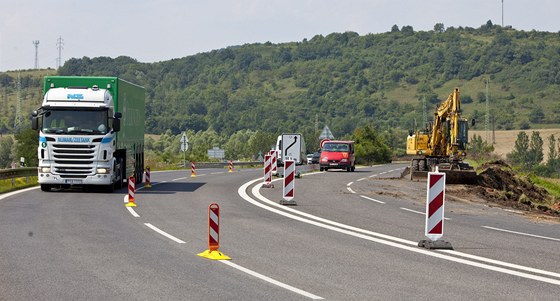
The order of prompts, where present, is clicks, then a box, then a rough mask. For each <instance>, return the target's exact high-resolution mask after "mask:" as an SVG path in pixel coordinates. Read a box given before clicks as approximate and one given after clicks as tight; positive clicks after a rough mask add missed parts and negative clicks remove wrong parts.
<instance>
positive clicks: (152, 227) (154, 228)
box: [144, 223, 185, 244]
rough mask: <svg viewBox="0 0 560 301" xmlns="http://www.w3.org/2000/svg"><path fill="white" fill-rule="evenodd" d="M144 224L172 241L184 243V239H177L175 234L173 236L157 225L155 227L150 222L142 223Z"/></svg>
mask: <svg viewBox="0 0 560 301" xmlns="http://www.w3.org/2000/svg"><path fill="white" fill-rule="evenodd" d="M144 225H145V226H146V227H148V228H150V229H152V230H154V231H156V232H157V233H159V234H161V235H163V236H165V237H167V238H169V239H171V240H172V241H174V242H176V243H180V244H184V243H185V242H184V241H182V240H180V239H178V238H177V237H175V236H173V235H171V234H169V233H167V232H165V231H163V230H161V229H159V228H158V227H156V226H154V225H152V224H150V223H144Z"/></svg>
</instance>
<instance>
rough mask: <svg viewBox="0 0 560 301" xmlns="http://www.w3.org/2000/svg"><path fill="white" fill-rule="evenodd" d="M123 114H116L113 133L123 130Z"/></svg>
mask: <svg viewBox="0 0 560 301" xmlns="http://www.w3.org/2000/svg"><path fill="white" fill-rule="evenodd" d="M121 117H122V114H121V113H120V112H116V113H115V117H114V118H113V131H115V132H118V131H120V130H121V119H120V118H121Z"/></svg>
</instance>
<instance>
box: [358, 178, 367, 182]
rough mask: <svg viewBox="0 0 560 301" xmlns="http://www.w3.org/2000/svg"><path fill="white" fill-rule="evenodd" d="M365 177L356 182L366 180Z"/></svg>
mask: <svg viewBox="0 0 560 301" xmlns="http://www.w3.org/2000/svg"><path fill="white" fill-rule="evenodd" d="M365 179H366V178H361V179H358V180H357V181H356V182H361V181H363V180H365Z"/></svg>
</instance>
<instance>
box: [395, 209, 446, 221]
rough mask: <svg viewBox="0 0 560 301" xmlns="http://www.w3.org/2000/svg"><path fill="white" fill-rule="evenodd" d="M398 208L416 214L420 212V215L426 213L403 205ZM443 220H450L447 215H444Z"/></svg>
mask: <svg viewBox="0 0 560 301" xmlns="http://www.w3.org/2000/svg"><path fill="white" fill-rule="evenodd" d="M400 209H402V210H404V211H408V212H412V213H417V214H422V215H426V212H420V211H416V210H412V209H408V208H404V207H400ZM443 219H444V220H447V221H450V220H451V219H450V218H449V217H444V218H443Z"/></svg>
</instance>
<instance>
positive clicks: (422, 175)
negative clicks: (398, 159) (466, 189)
mask: <svg viewBox="0 0 560 301" xmlns="http://www.w3.org/2000/svg"><path fill="white" fill-rule="evenodd" d="M438 171H439V172H443V173H445V183H446V184H476V183H477V174H476V171H475V170H474V169H473V168H472V167H470V166H468V165H463V166H461V168H459V167H457V166H453V167H451V165H450V164H439V165H438ZM427 177H428V172H427V171H418V170H411V171H410V180H412V181H419V180H425V179H426V178H427Z"/></svg>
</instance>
